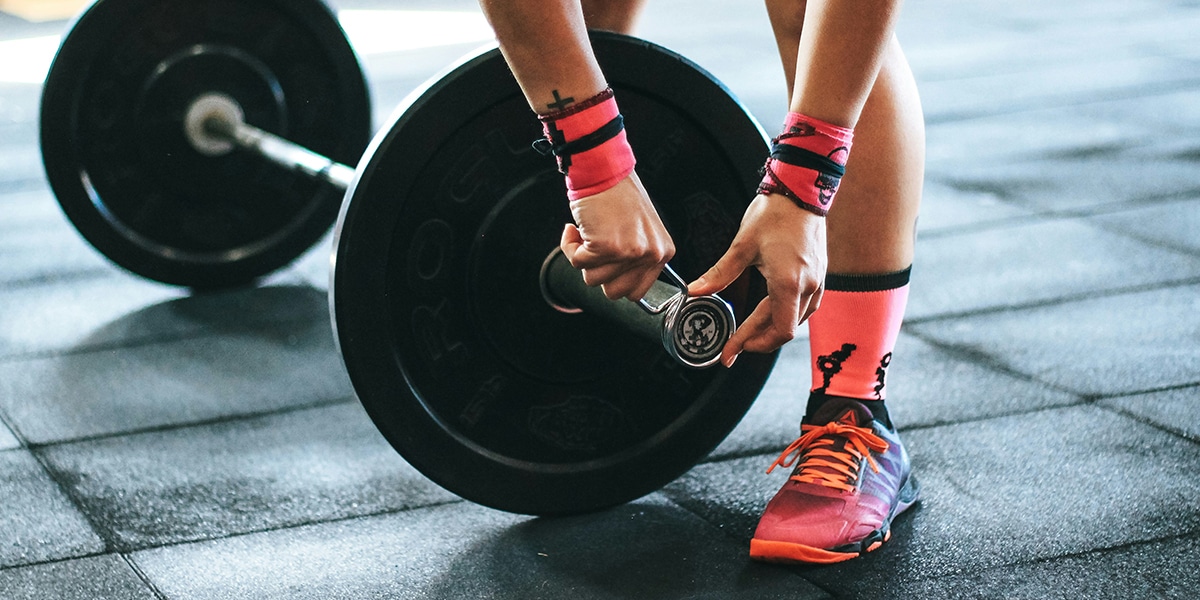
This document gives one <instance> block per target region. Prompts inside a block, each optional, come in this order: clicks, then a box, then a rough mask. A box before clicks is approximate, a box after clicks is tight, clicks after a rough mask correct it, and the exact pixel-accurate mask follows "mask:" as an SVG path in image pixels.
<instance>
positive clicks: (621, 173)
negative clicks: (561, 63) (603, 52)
mask: <svg viewBox="0 0 1200 600" xmlns="http://www.w3.org/2000/svg"><path fill="white" fill-rule="evenodd" d="M538 119H539V120H541V122H542V130H543V131H544V132H545V135H546V137H545V138H544V139H539V140H537V141H536V142H534V143H533V147H534V149H536V150H537V151H538V152H540V153H542V154H546V155H549V154H553V155H554V156H555V157H556V158H557V159H558V170H559V172H560V173H562V174H563V175H566V176H567V197H568V198H570V199H571V200H579V199H580V198H584V197H587V196H593V195H595V194H599V193H600V192H603V191H604V190H607V189H609V188H611V187H613V186H614V185H617V183H618V182H620V181H621V180H622V179H625V178H626V177H628V176H629V174H630V173H632V172H633V167H634V164H635V163H636V161H635V160H634V158H633V149H632V148H630V147H629V141H628V140H627V139H626V136H625V122H624V119H622V117H621V113H620V111H619V110H617V101H616V99H615V98H613V91H612V88H608V89H605V90H604V91H603V92H600V93H599V94H597V95H595V96H592V97H591V98H588V99H587V100H584V101H583V102H580V103H579V104H576V105H574V106H569V107H567V108H564V109H563V110H560V111H558V112H554V113H551V114H548V115H544V116H539V117H538Z"/></svg>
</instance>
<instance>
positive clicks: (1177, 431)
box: [1094, 381, 1200, 445]
mask: <svg viewBox="0 0 1200 600" xmlns="http://www.w3.org/2000/svg"><path fill="white" fill-rule="evenodd" d="M1191 387H1200V381H1197V382H1194V383H1192V384H1190V385H1188V386H1182V387H1175V388H1172V389H1188V388H1191ZM1160 391H1170V390H1152V391H1149V392H1139V393H1137V394H1122V395H1120V396H1113V397H1110V398H1101V399H1099V400H1096V401H1095V402H1094V404H1095V405H1096V406H1097V407H1098V408H1100V409H1101V410H1104V411H1108V412H1111V413H1113V414H1115V415H1118V416H1121V417H1125V418H1128V419H1131V420H1133V421H1136V422H1138V423H1141V424H1142V425H1146V426H1149V427H1152V428H1154V429H1157V430H1159V431H1162V432H1164V433H1168V434H1170V435H1171V436H1173V437H1177V438H1182V439H1184V440H1186V441H1188V442H1191V443H1192V444H1195V445H1200V436H1198V435H1195V434H1191V433H1189V432H1188V431H1187V430H1185V429H1182V428H1176V427H1171V426H1170V425H1166V424H1163V423H1161V422H1159V421H1157V420H1155V419H1152V418H1149V417H1146V416H1144V415H1141V414H1139V413H1137V412H1134V411H1132V410H1129V409H1126V408H1122V407H1120V406H1114V405H1111V404H1106V403H1104V402H1103V401H1104V400H1114V399H1117V398H1128V397H1131V396H1140V395H1147V394H1152V393H1156V392H1160Z"/></svg>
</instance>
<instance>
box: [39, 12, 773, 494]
mask: <svg viewBox="0 0 1200 600" xmlns="http://www.w3.org/2000/svg"><path fill="white" fill-rule="evenodd" d="M592 44H593V47H594V50H595V53H596V56H597V59H598V60H599V62H600V64H601V67H602V69H603V70H604V72H605V73H606V75H607V76H608V79H609V83H610V85H611V86H612V87H613V88H614V90H616V92H617V94H618V97H619V98H620V99H621V105H622V112H623V113H624V115H625V119H626V123H627V126H628V131H629V134H628V135H629V140H630V143H631V145H632V146H633V148H634V151H635V153H636V154H637V156H638V157H639V161H640V162H639V165H638V173H639V176H640V178H641V180H642V182H643V184H644V185H645V187H646V189H647V190H648V192H649V194H650V197H651V198H653V199H654V202H655V206H656V208H657V209H658V211H659V213H660V215H661V216H662V218H663V221H664V223H665V224H666V226H667V228H668V230H669V231H670V232H671V234H672V237H673V239H674V240H675V242H676V246H677V248H678V254H677V258H676V259H674V260H673V263H672V265H673V267H674V269H675V270H677V271H678V275H677V274H675V271H671V270H668V272H667V273H666V275H667V276H666V279H667V281H660V282H659V283H657V284H655V287H654V288H653V289H652V290H651V292H650V293H648V294H647V298H646V299H645V301H643V302H642V303H639V304H634V303H631V302H628V301H619V302H613V301H609V300H607V299H606V298H604V297H603V294H602V293H600V292H599V290H598V289H596V288H590V287H588V286H586V285H584V284H583V283H582V277H581V275H580V274H579V272H578V271H576V270H574V269H573V268H572V267H570V265H569V264H567V263H566V261H565V258H563V257H562V255H561V253H556V252H554V251H553V249H554V248H555V247H556V246H557V241H558V236H559V234H560V233H561V229H562V224H563V223H565V222H568V221H569V220H570V214H569V211H568V207H567V203H566V201H565V188H564V184H563V180H562V176H561V175H560V174H559V173H558V172H557V170H556V168H555V164H554V161H553V160H551V159H547V158H546V157H543V156H541V155H540V154H538V153H536V152H535V151H534V150H533V149H532V148H531V146H530V142H532V141H533V140H535V139H537V138H539V137H540V136H541V130H540V126H539V124H538V123H537V121H536V119H534V118H533V116H532V115H531V114H530V111H529V108H528V105H527V104H526V103H525V99H524V97H523V95H522V94H521V90H520V88H519V87H518V86H517V84H516V82H515V80H514V79H513V77H512V74H511V72H510V71H509V70H508V67H507V65H506V64H505V62H504V59H503V57H502V56H501V54H500V52H499V50H498V49H496V48H495V47H494V46H492V47H489V48H485V49H482V50H480V51H478V52H476V53H474V54H472V55H470V56H468V57H466V58H464V59H463V60H461V61H460V62H459V63H457V64H455V65H453V66H451V67H449V68H448V69H446V70H445V71H444V72H443V73H441V74H440V75H438V76H436V77H435V78H433V79H432V80H430V82H429V83H427V84H426V85H425V86H423V87H421V88H419V89H418V90H417V91H415V92H413V93H412V94H411V95H410V96H409V97H408V98H407V99H406V100H405V101H404V102H403V103H402V104H401V106H400V107H399V108H398V109H397V110H396V111H395V112H394V113H393V117H392V119H391V121H390V123H389V124H388V125H387V126H386V127H384V128H383V129H381V130H380V132H379V133H378V134H377V135H376V136H375V137H374V139H373V140H372V141H371V142H370V144H369V146H367V147H366V149H365V152H363V151H362V148H361V146H362V144H363V140H364V139H365V137H366V136H365V135H364V131H365V130H366V125H365V123H366V122H367V121H369V106H367V94H366V87H365V83H363V77H362V73H361V68H360V67H359V65H358V62H357V58H356V57H355V55H354V53H353V50H352V49H351V48H350V46H349V42H348V41H347V40H346V39H345V35H344V33H343V32H342V31H341V29H340V27H339V26H338V24H337V21H336V18H335V17H334V15H333V14H332V13H331V12H330V11H329V9H328V8H327V7H326V6H325V5H324V4H323V3H321V2H320V1H319V0H253V1H249V0H247V1H233V0H215V1H203V2H201V1H199V0H99V1H97V2H96V3H94V4H93V5H92V6H91V7H90V8H88V9H87V10H86V11H85V12H84V13H83V14H82V15H81V16H80V17H79V18H78V19H77V20H76V22H75V24H74V25H73V26H72V28H71V30H70V32H69V33H68V35H67V36H66V37H65V38H64V41H63V45H62V47H61V48H60V50H59V53H58V55H57V56H56V58H55V61H54V64H53V66H52V68H51V71H50V74H49V76H48V78H47V83H46V89H45V92H44V94H43V104H42V142H43V156H44V161H45V163H46V170H47V175H48V178H49V180H50V182H51V185H52V187H53V189H54V191H55V194H56V197H57V198H58V199H59V202H60V204H61V205H62V206H63V210H64V212H65V213H66V214H67V216H68V217H69V218H70V219H71V221H72V222H73V223H74V224H75V225H76V227H77V228H78V229H79V230H80V232H81V233H82V234H83V235H84V237H85V238H86V239H87V240H88V241H89V242H91V243H92V244H93V245H94V246H95V247H96V248H97V249H98V250H100V251H101V252H102V253H103V254H105V255H106V256H108V257H109V258H110V259H112V260H113V261H114V262H116V263H117V264H118V265H121V266H123V267H125V268H126V269H129V270H131V271H133V272H135V273H138V274H141V275H144V276H146V277H150V278H153V279H157V280H160V281H165V282H168V283H175V284H179V285H190V286H193V287H216V286H225V285H236V284H240V283H245V282H248V281H253V280H254V279H256V278H258V277H261V276H262V275H263V274H265V273H268V272H270V271H271V270H273V269H276V268H278V267H280V266H282V265H283V264H287V262H290V261H291V260H294V258H295V257H296V256H298V255H299V253H301V252H303V250H304V249H307V248H308V247H309V246H311V245H312V244H313V243H315V240H316V239H317V238H319V237H320V236H321V235H323V233H324V232H325V231H326V230H327V229H328V227H329V224H330V222H331V221H332V220H331V219H329V214H330V207H331V206H336V204H337V203H335V202H333V201H332V200H331V198H337V197H338V196H341V197H342V200H341V202H340V212H337V217H336V226H335V230H334V249H333V254H332V257H331V277H330V289H329V297H330V310H331V319H332V322H333V327H334V330H335V340H336V342H337V344H338V348H339V352H340V353H341V355H342V358H343V362H344V364H345V366H346V370H347V372H348V374H349V376H350V380H351V382H352V383H353V385H354V389H355V392H356V394H357V396H358V398H359V400H360V401H361V402H362V404H363V406H364V408H365V409H366V411H367V413H368V415H369V416H370V418H371V419H372V421H373V422H374V423H375V425H376V426H377V427H378V429H379V430H380V432H381V433H382V434H383V436H384V437H385V438H386V439H387V440H388V442H389V443H391V445H392V446H393V447H394V448H395V449H396V450H397V451H398V452H399V453H400V454H401V455H402V456H403V457H404V458H405V459H406V460H407V461H408V462H409V463H410V464H412V465H413V466H414V467H416V468H417V469H418V470H420V471H421V472H422V473H423V474H425V475H426V476H427V477H429V478H430V479H431V480H433V481H435V482H436V483H438V484H440V485H442V486H443V487H445V488H446V489H448V490H450V491H452V492H455V493H457V494H459V495H460V496H462V497H464V498H466V499H468V500H472V501H474V502H477V503H480V504H484V505H487V506H491V507H494V508H498V509H502V510H508V511H513V512H521V513H530V514H569V513H578V512H585V511H591V510H596V509H599V508H603V507H606V506H611V505H615V504H619V503H622V502H626V501H629V500H632V499H634V498H637V497H639V496H641V495H644V494H646V493H649V492H651V491H654V490H656V489H658V488H660V487H661V486H663V485H665V484H666V483H668V482H669V481H671V480H673V479H674V478H676V477H678V476H679V475H680V474H682V473H683V472H684V471H686V470H687V469H688V468H690V467H691V466H692V465H694V464H695V463H696V462H697V461H699V460H700V459H702V458H703V457H704V455H706V454H707V453H708V452H710V451H711V450H712V449H713V448H715V447H716V445H717V444H718V443H720V441H721V440H722V439H724V437H725V436H726V435H728V433H729V431H731V430H732V428H733V427H734V426H735V425H736V424H737V422H738V421H739V420H740V419H741V417H742V415H743V414H744V413H745V411H746V410H747V409H748V408H749V406H750V404H751V403H752V402H753V400H754V398H755V397H756V396H757V394H758V392H759V390H760V389H761V387H762V385H763V384H764V383H765V380H766V377H767V375H768V374H769V373H770V370H771V368H772V366H773V364H774V361H775V358H776V355H775V354H768V355H748V356H745V357H743V358H742V359H740V360H739V361H738V363H737V364H736V366H735V367H734V368H732V369H723V368H718V369H696V368H690V367H698V366H707V365H709V364H712V363H713V362H714V361H715V360H716V358H717V356H718V355H719V351H720V347H721V345H723V342H724V340H725V339H727V338H728V335H729V334H730V333H732V330H733V323H734V322H735V321H736V320H738V319H742V318H744V317H745V316H746V315H748V314H749V311H750V310H751V309H752V308H753V307H754V305H755V304H757V302H758V301H759V300H761V299H762V298H763V297H764V295H765V284H764V283H763V281H762V279H761V277H759V276H758V275H757V274H756V273H753V272H750V273H747V274H745V275H744V276H743V277H742V278H740V279H739V280H738V281H737V282H735V283H734V284H733V285H731V286H730V287H729V288H727V289H726V290H725V292H723V293H722V296H723V297H724V298H723V299H722V298H717V297H715V296H713V297H701V298H690V297H688V296H687V295H686V292H685V291H682V290H680V289H679V287H680V286H681V285H682V281H683V280H684V278H685V277H696V276H698V275H699V274H700V273H702V272H703V271H704V269H706V268H707V267H708V266H709V265H711V264H713V263H714V262H715V261H716V260H717V258H719V257H720V256H721V254H722V253H723V252H724V251H725V250H726V249H727V248H728V245H729V243H730V241H731V240H732V239H733V235H734V234H735V233H736V231H737V226H738V222H739V219H740V216H741V214H742V212H743V211H744V210H745V207H746V204H747V202H748V201H749V199H750V198H752V196H753V193H754V189H755V186H756V184H757V179H758V177H757V170H758V166H759V165H760V164H761V162H762V160H763V158H764V157H765V156H766V154H767V145H766V139H765V136H764V135H763V133H762V130H761V128H759V127H758V125H757V123H756V122H755V121H754V119H753V118H752V117H751V116H750V115H749V114H748V113H747V111H746V110H745V109H744V108H743V107H742V106H741V105H740V104H739V103H738V101H737V100H736V99H735V98H734V97H733V95H732V94H731V93H730V92H729V91H728V90H727V89H726V88H725V87H724V86H723V85H721V83H720V82H719V81H717V80H716V79H715V78H714V77H712V76H711V75H710V74H708V73H707V72H705V71H704V70H703V69H701V68H700V67H698V66H697V65H695V64H694V63H692V62H690V61H688V60H687V59H685V58H684V57H682V56H680V55H678V54H676V53H674V52H671V51H669V50H667V49H665V48H662V47H660V46H657V45H654V44H651V43H649V42H646V41H643V40H638V39H636V38H632V37H627V36H622V35H617V34H608V33H593V34H592ZM356 151H357V152H363V153H362V154H361V157H360V158H359V159H358V160H357V161H355V162H357V165H358V166H357V167H356V168H351V167H349V166H347V163H350V162H352V160H353V159H352V158H351V157H352V156H353V155H354V153H355V152H356ZM613 323H619V324H620V326H614V325H613ZM664 348H665V349H666V352H664Z"/></svg>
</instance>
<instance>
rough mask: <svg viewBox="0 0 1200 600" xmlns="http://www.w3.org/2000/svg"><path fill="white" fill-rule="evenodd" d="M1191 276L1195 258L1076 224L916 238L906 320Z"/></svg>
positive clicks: (1199, 267) (1199, 268) (1196, 270)
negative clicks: (915, 255) (1116, 258)
mask: <svg viewBox="0 0 1200 600" xmlns="http://www.w3.org/2000/svg"><path fill="white" fill-rule="evenodd" d="M1114 257H1120V259H1119V260H1115V259H1114ZM1196 276H1200V258H1198V257H1196V256H1192V255H1188V254H1183V253H1179V252H1176V251H1172V250H1165V249H1161V248H1155V247H1152V246H1149V245H1147V244H1145V243H1142V242H1138V241H1136V240H1132V239H1130V238H1128V237H1126V236H1121V235H1116V234H1113V233H1109V232H1106V231H1102V230H1099V229H1097V228H1095V227H1090V226H1088V225H1086V224H1085V223H1081V222H1079V221H1078V220H1054V221H1047V222H1034V223H1030V224H1027V225H1021V226H1011V227H1002V228H996V229H990V230H987V231H981V232H973V233H969V234H960V235H951V236H939V237H935V238H930V239H924V240H918V242H917V257H916V262H915V264H914V265H913V275H912V288H911V290H912V291H911V292H910V295H909V303H908V315H907V316H908V318H909V319H919V318H923V317H929V316H934V315H947V314H962V313H968V312H972V311H977V310H981V309H989V308H1000V307H1008V306H1019V305H1023V304H1030V303H1038V302H1044V301H1047V300H1055V299H1058V298H1062V297H1064V296H1067V297H1069V296H1077V295H1083V294H1089V293H1093V292H1099V291H1105V290H1119V289H1130V288H1134V287H1136V286H1150V285H1153V284H1156V283H1161V282H1167V281H1179V280H1184V279H1188V278H1192V277H1196Z"/></svg>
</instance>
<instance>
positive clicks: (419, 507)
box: [110, 498, 468, 570]
mask: <svg viewBox="0 0 1200 600" xmlns="http://www.w3.org/2000/svg"><path fill="white" fill-rule="evenodd" d="M456 504H464V505H465V504H468V501H467V500H464V499H462V498H455V499H453V500H440V501H434V502H428V503H424V504H416V505H413V506H405V507H403V508H391V509H385V510H378V511H374V512H367V513H361V514H355V515H345V516H340V517H333V518H329V519H309V520H305V521H297V522H295V523H287V524H284V525H275V526H270V527H261V528H257V529H246V530H243V531H236V532H232V533H225V534H221V535H214V536H210V537H198V538H194V539H182V540H175V541H171V542H166V543H163V544H151V545H146V546H137V545H129V546H127V547H126V546H122V547H121V548H120V549H119V550H118V552H119V553H120V554H122V555H127V556H128V557H129V561H131V562H133V563H137V556H136V555H137V554H138V553H141V552H149V551H153V550H164V549H170V548H176V547H179V546H188V545H191V544H207V543H213V542H221V541H224V540H232V539H236V538H240V537H248V536H253V535H263V534H270V533H275V532H285V531H291V530H294V529H304V528H309V527H320V526H324V525H332V524H337V523H349V522H352V521H357V520H367V519H375V518H379V517H387V516H393V515H401V514H403V513H407V512H419V511H424V510H430V509H435V508H440V507H445V506H453V505H456ZM110 554H111V553H110ZM138 569H139V570H140V569H141V565H140V564H139V565H138Z"/></svg>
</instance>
